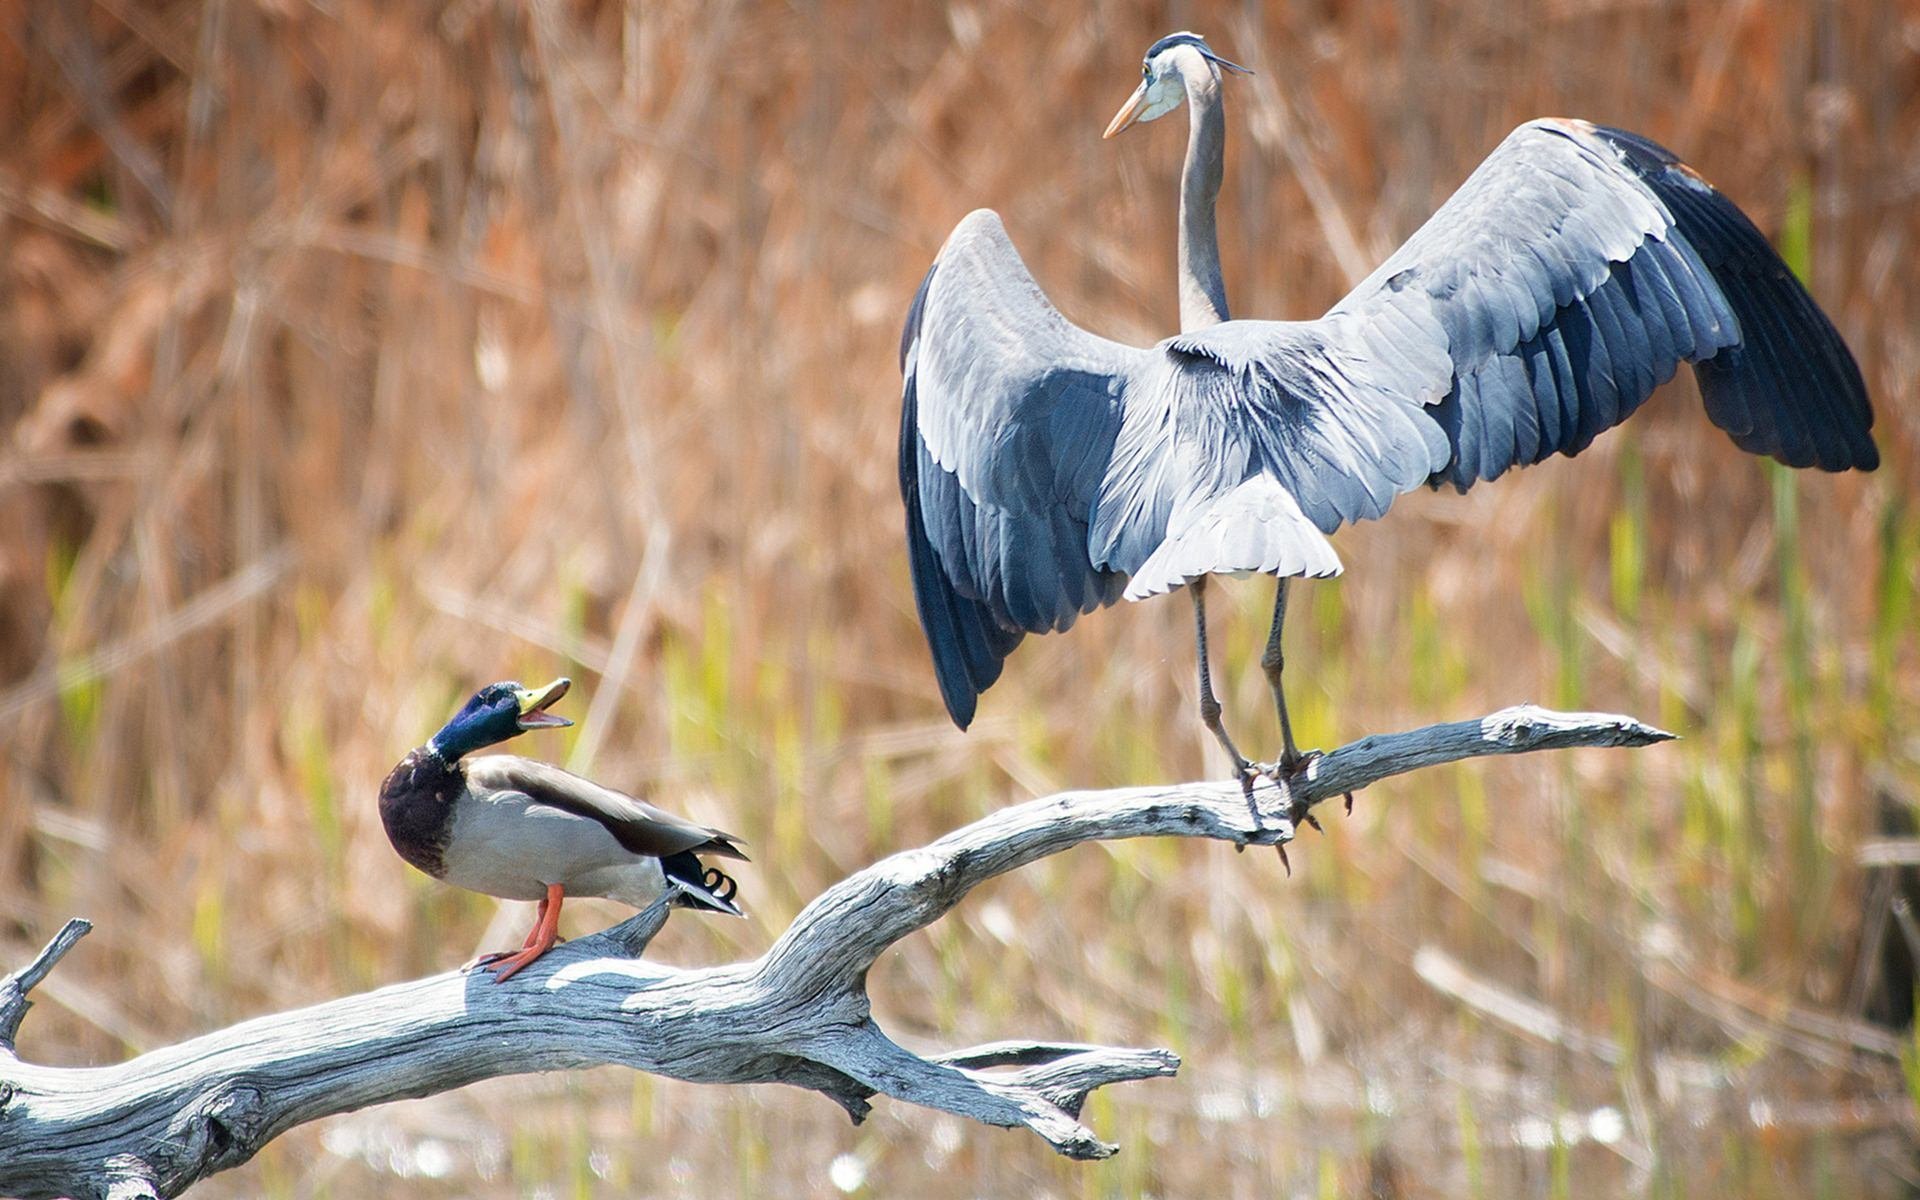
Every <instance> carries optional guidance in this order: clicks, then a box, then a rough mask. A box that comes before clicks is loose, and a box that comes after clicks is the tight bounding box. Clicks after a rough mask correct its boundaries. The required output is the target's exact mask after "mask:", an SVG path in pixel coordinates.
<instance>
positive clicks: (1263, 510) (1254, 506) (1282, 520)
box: [1126, 473, 1340, 600]
mask: <svg viewBox="0 0 1920 1200" xmlns="http://www.w3.org/2000/svg"><path fill="white" fill-rule="evenodd" d="M1240 572H1256V573H1259V574H1262V575H1281V576H1289V575H1305V576H1309V577H1311V578H1315V579H1324V578H1326V577H1327V576H1329V575H1338V574H1339V573H1340V556H1339V555H1337V554H1335V553H1334V552H1333V547H1332V546H1331V545H1329V544H1328V543H1327V539H1326V537H1325V536H1324V535H1323V534H1322V533H1321V532H1320V530H1319V529H1318V528H1316V527H1315V526H1314V524H1313V522H1312V521H1309V520H1307V518H1306V515H1305V514H1303V513H1302V512H1301V511H1300V505H1299V504H1298V503H1297V502H1296V501H1295V500H1294V498H1293V496H1292V495H1291V494H1290V493H1288V491H1287V489H1286V488H1284V487H1282V486H1281V485H1280V483H1279V481H1278V480H1276V479H1274V478H1273V477H1272V476H1270V475H1267V474H1264V473H1261V474H1256V475H1252V476H1250V477H1248V478H1247V479H1246V480H1245V481H1243V482H1242V483H1241V484H1240V485H1239V486H1237V487H1235V488H1233V489H1232V490H1231V491H1229V492H1227V493H1226V494H1225V495H1223V496H1221V497H1219V498H1218V499H1216V500H1214V501H1213V502H1212V503H1211V504H1209V505H1207V506H1206V507H1205V508H1203V509H1201V510H1200V511H1199V512H1198V513H1196V514H1195V515H1194V516H1193V517H1192V518H1191V519H1188V520H1185V521H1179V520H1178V519H1177V517H1176V521H1175V523H1173V524H1172V525H1171V526H1170V529H1169V532H1168V534H1167V537H1166V539H1165V540H1164V541H1162V542H1161V543H1160V545H1159V547H1158V548H1157V549H1155V550H1154V552H1153V553H1152V554H1151V555H1149V556H1148V557H1147V561H1145V562H1144V563H1141V564H1140V569H1139V570H1138V571H1136V572H1134V575H1133V578H1132V580H1131V581H1130V582H1129V583H1128V584H1127V592H1126V596H1127V599H1129V600H1144V599H1146V598H1147V597H1148V596H1157V595H1159V594H1160V593H1162V592H1170V591H1172V590H1173V589H1174V588H1177V587H1180V586H1182V585H1184V584H1188V583H1192V582H1193V581H1194V580H1195V579H1198V578H1200V577H1201V576H1203V575H1232V574H1238V573H1240Z"/></svg>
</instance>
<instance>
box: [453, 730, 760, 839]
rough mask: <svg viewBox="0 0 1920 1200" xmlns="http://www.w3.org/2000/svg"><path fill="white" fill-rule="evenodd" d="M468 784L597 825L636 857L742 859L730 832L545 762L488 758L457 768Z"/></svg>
mask: <svg viewBox="0 0 1920 1200" xmlns="http://www.w3.org/2000/svg"><path fill="white" fill-rule="evenodd" d="M462 766H463V768H464V770H465V771H466V776H467V785H468V786H469V787H471V788H474V789H475V790H477V791H483V792H519V793H521V794H522V795H524V796H526V797H527V798H528V799H530V800H533V801H535V802H536V803H539V804H544V805H547V806H548V807H550V808H557V809H560V810H561V811H563V812H568V813H572V814H573V815H574V816H577V817H585V818H587V819H588V820H592V821H597V822H599V823H600V824H601V825H603V826H605V827H606V829H607V831H608V832H609V833H611V834H613V836H614V837H615V838H616V839H617V840H618V841H619V842H620V844H621V845H622V846H624V847H626V848H627V849H628V850H630V851H632V852H633V853H635V854H649V855H653V856H654V857H656V858H661V857H665V856H667V855H670V854H678V853H680V852H682V851H685V850H692V851H697V852H700V853H705V854H716V855H719V856H721V857H723V858H739V859H744V858H746V855H745V854H743V853H741V852H740V848H739V847H738V846H736V845H735V844H734V843H735V842H738V841H739V840H740V839H739V838H737V837H735V836H734V835H732V834H730V833H723V832H722V831H720V830H718V829H711V828H709V827H707V826H705V825H697V824H695V823H694V822H692V821H689V820H687V819H686V818H685V817H680V816H676V815H674V814H673V813H670V812H667V811H666V810H665V809H661V808H656V807H654V806H653V805H651V804H648V803H647V802H646V801H644V800H640V799H636V798H635V797H633V796H629V795H627V794H626V793H625V792H616V791H614V790H613V789H612V788H608V787H602V786H600V785H599V784H597V783H595V782H593V781H592V780H591V779H583V778H581V777H580V776H578V775H575V774H573V773H572V772H571V771H564V770H562V769H560V768H559V767H556V766H552V765H550V764H548V763H543V762H536V761H535V760H533V759H530V758H521V757H519V756H517V755H512V754H488V755H482V756H480V757H478V758H470V759H467V760H466V761H465V762H464V763H463V764H462Z"/></svg>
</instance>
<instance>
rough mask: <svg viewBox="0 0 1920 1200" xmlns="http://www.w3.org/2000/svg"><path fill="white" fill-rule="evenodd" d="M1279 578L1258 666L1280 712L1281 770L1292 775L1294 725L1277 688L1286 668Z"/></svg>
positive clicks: (1283, 590)
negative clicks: (1282, 650) (1264, 676)
mask: <svg viewBox="0 0 1920 1200" xmlns="http://www.w3.org/2000/svg"><path fill="white" fill-rule="evenodd" d="M1290 582H1292V581H1291V580H1289V579H1287V578H1286V577H1285V576H1282V577H1281V578H1280V579H1279V580H1278V581H1277V582H1276V584H1275V586H1274V589H1273V629H1272V631H1271V632H1269V633H1268V634H1267V652H1266V653H1265V654H1262V655H1261V656H1260V666H1261V668H1262V669H1263V670H1265V671H1266V673H1267V686H1268V687H1270V688H1272V689H1273V706H1274V707H1275V708H1276V709H1278V710H1279V712H1280V769H1281V770H1282V771H1285V772H1288V773H1289V774H1290V773H1292V771H1293V770H1294V768H1296V767H1298V766H1299V765H1300V763H1301V754H1300V747H1299V745H1298V744H1296V743H1295V742H1294V740H1293V722H1292V720H1290V719H1289V718H1288V717H1287V693H1286V689H1285V688H1283V687H1281V685H1280V673H1281V672H1282V671H1283V670H1285V669H1286V665H1287V661H1286V656H1285V655H1284V654H1282V653H1281V651H1280V629H1281V627H1282V626H1283V625H1285V624H1286V623H1287V584H1288V583H1290Z"/></svg>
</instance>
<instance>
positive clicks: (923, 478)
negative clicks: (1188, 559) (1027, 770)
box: [900, 209, 1141, 729]
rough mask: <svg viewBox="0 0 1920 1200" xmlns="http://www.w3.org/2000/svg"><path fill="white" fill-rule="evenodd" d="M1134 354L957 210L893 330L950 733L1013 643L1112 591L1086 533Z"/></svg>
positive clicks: (911, 539) (913, 528)
mask: <svg viewBox="0 0 1920 1200" xmlns="http://www.w3.org/2000/svg"><path fill="white" fill-rule="evenodd" d="M1140 354H1141V352H1140V351H1138V350H1134V349H1131V348H1129V347H1126V346H1122V345H1120V344H1118V343H1116V342H1109V341H1106V340H1104V339H1101V338H1096V337H1094V336H1093V335H1091V334H1089V333H1086V332H1085V331H1083V330H1081V329H1079V328H1077V327H1076V326H1074V325H1073V324H1071V323H1070V322H1068V321H1067V320H1066V318H1064V317H1062V316H1061V315H1060V314H1059V312H1058V311H1056V310H1055V309H1054V307H1053V305H1052V304H1050V303H1048V301H1047V298H1046V296H1045V295H1044V294H1042V293H1041V291H1040V288H1039V285H1038V284H1036V283H1034V281H1033V277H1032V276H1031V275H1030V274H1028V273H1027V269H1026V265H1025V264H1024V263H1022V262H1021V261H1020V256H1019V254H1018V253H1017V252H1016V251H1015V250H1014V248H1013V245H1012V243H1011V242H1009V241H1008V240H1007V235H1006V230H1005V229H1004V228H1003V227H1002V226H1001V224H1000V219H999V217H997V216H995V215H994V214H993V213H992V212H990V211H987V210H984V209H983V210H980V211H978V212H974V213H971V214H969V215H968V216H967V217H966V218H965V219H964V220H962V221H961V222H960V224H959V225H958V226H957V227H956V228H955V229H954V231H953V234H952V236H950V237H949V238H948V239H947V244H946V245H945V246H944V247H943V248H942V249H941V251H940V256H939V257H938V258H937V259H936V260H935V261H934V264H933V267H932V269H931V270H929V271H928V272H927V277H926V279H925V281H924V282H922V283H921V285H920V292H919V294H918V295H917V296H915V297H914V301H913V307H912V309H911V310H910V311H909V312H908V314H907V324H906V329H905V330H904V332H903V333H902V334H901V342H900V368H901V372H902V374H903V375H904V376H905V384H904V389H903V392H902V410H901V415H900V495H901V498H902V499H903V500H904V501H905V502H906V506H907V546H908V553H909V560H910V564H911V567H912V571H913V592H914V600H915V602H916V604H917V605H918V607H919V612H920V624H921V627H922V628H923V629H924V630H925V631H926V635H927V643H928V645H929V647H930V648H931V649H932V651H933V661H934V669H935V673H936V674H937V675H938V677H939V681H940V693H941V696H942V697H943V698H944V699H945V701H946V705H947V711H948V712H949V713H950V714H951V715H952V717H953V719H954V722H955V723H956V724H958V725H959V726H960V727H961V728H963V729H964V728H966V726H967V725H968V723H970V722H971V721H972V719H973V712H974V702H975V700H976V699H977V698H978V696H979V694H980V693H981V692H983V691H985V690H986V689H987V687H988V686H989V685H991V684H992V683H993V681H994V680H995V679H997V678H999V676H1000V664H1001V661H1002V660H1003V659H1004V658H1006V656H1007V655H1008V654H1010V653H1012V652H1013V648H1014V647H1015V646H1017V645H1019V643H1020V639H1021V638H1022V637H1023V636H1024V635H1025V634H1027V633H1040V632H1045V631H1048V630H1059V629H1065V628H1067V627H1068V626H1070V625H1072V624H1073V622H1074V619H1075V618H1076V617H1078V616H1079V615H1080V614H1081V613H1084V612H1091V611H1092V610H1093V609H1095V608H1098V607H1100V606H1102V605H1105V604H1111V603H1112V602H1113V601H1114V600H1115V599H1117V598H1118V597H1119V594H1120V587H1121V584H1122V582H1123V580H1122V579H1121V578H1120V576H1118V575H1117V574H1115V573H1114V572H1113V571H1112V570H1109V569H1107V567H1106V565H1105V564H1103V563H1096V562H1095V561H1094V560H1093V559H1092V557H1091V556H1090V555H1089V552H1088V548H1087V529H1088V525H1089V523H1090V522H1091V520H1092V518H1093V506H1094V502H1095V499H1096V498H1097V496H1098V493H1099V488H1100V483H1101V479H1102V477H1103V475H1104V473H1105V471H1106V468H1107V465H1108V462H1109V460H1110V459H1111V457H1112V454H1113V443H1114V438H1115V436H1116V435H1117V434H1118V432H1119V429H1120V416H1121V404H1122V396H1123V393H1124V390H1125V385H1126V379H1127V376H1128V372H1129V369H1130V367H1131V366H1132V365H1133V362H1134V360H1135V359H1137V358H1138V357H1139V356H1140Z"/></svg>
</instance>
